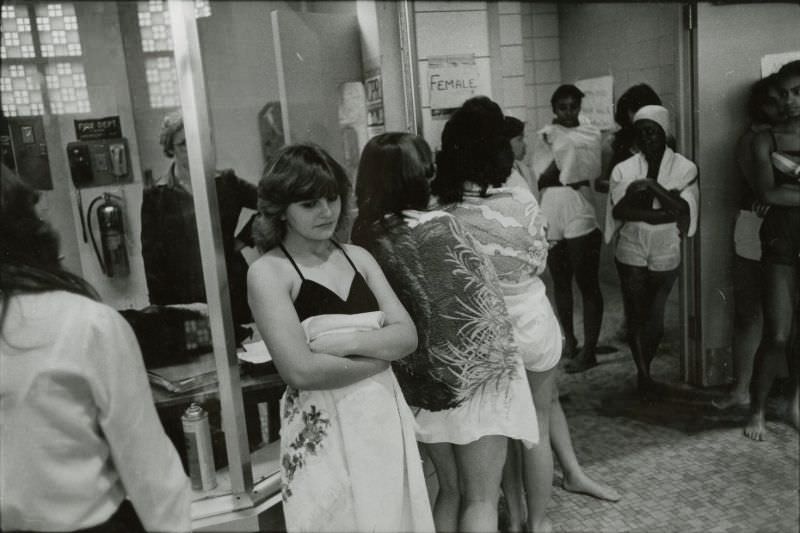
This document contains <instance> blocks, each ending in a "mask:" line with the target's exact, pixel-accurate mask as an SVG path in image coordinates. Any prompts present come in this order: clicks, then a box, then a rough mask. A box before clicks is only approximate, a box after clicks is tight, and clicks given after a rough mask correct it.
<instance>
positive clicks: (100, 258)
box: [86, 195, 108, 275]
mask: <svg viewBox="0 0 800 533" xmlns="http://www.w3.org/2000/svg"><path fill="white" fill-rule="evenodd" d="M102 199H103V196H102V195H101V196H98V197H97V198H95V199H94V200H92V201H91V203H90V204H89V209H87V210H86V224H87V225H88V229H89V237H91V239H92V247H93V248H94V253H95V255H97V261H98V262H99V263H100V270H102V271H103V274H105V275H108V272H107V270H106V264H105V262H104V261H103V256H102V255H100V248H98V246H97V240H96V239H95V238H94V230H93V229H92V209H94V206H95V204H96V203H97V202H98V201H100V200H102ZM98 225H99V222H98Z"/></svg>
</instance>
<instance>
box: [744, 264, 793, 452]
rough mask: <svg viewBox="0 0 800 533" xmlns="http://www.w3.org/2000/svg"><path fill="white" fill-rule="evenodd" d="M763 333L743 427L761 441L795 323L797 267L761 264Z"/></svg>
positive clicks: (750, 437) (747, 434)
mask: <svg viewBox="0 0 800 533" xmlns="http://www.w3.org/2000/svg"><path fill="white" fill-rule="evenodd" d="M763 269H764V277H763V280H764V334H763V337H762V339H761V344H760V345H759V347H758V353H757V354H756V382H755V390H754V393H755V394H754V398H753V399H752V400H753V401H752V403H751V408H752V412H751V414H750V418H749V420H748V421H747V424H746V425H745V427H744V434H745V436H746V437H747V438H749V439H752V440H756V441H760V440H764V437H765V435H766V427H765V425H764V412H765V409H766V405H767V396H768V395H769V391H770V389H771V388H772V383H773V381H774V380H775V375H776V373H777V371H778V368H779V366H780V365H781V363H782V361H781V358H785V357H787V355H788V349H789V336H790V334H791V331H792V324H793V323H794V320H795V317H794V314H795V312H796V310H795V309H794V294H795V290H796V288H797V279H796V276H797V272H796V268H795V267H793V266H789V265H779V264H773V263H764V264H763Z"/></svg>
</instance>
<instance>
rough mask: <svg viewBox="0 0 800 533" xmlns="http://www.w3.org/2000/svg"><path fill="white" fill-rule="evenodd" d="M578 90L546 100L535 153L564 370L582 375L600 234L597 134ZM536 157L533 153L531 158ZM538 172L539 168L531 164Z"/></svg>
mask: <svg viewBox="0 0 800 533" xmlns="http://www.w3.org/2000/svg"><path fill="white" fill-rule="evenodd" d="M583 96H584V95H583V92H581V90H580V89H578V88H577V87H576V86H574V85H561V86H560V87H558V88H557V89H556V90H555V91H554V92H553V96H552V98H551V99H550V103H551V105H552V108H553V115H554V116H555V118H554V119H553V124H548V125H547V126H545V127H544V128H542V129H541V130H540V131H539V132H538V135H539V139H540V142H539V143H538V144H537V147H536V150H537V151H538V152H539V154H540V155H539V157H537V159H539V160H541V161H542V166H543V164H544V162H545V161H547V159H548V158H550V157H552V160H551V162H550V164H549V165H548V166H547V167H546V168H545V169H544V170H542V171H541V172H539V173H538V187H539V190H540V191H541V205H542V212H543V213H544V216H545V218H546V219H547V239H548V240H549V241H551V242H553V243H554V244H553V247H552V248H551V249H550V254H549V256H548V258H547V266H548V268H549V270H550V275H551V276H552V278H553V295H554V300H555V304H556V312H557V313H558V318H559V320H560V321H561V327H563V328H564V337H565V350H564V353H565V355H566V356H567V357H571V358H572V360H571V361H569V362H568V363H567V365H566V366H565V367H564V368H565V370H566V371H567V372H582V371H584V370H587V369H589V368H591V367H593V366H595V365H597V356H596V350H597V341H598V339H599V338H600V327H601V324H602V321H603V294H602V292H601V290H600V277H599V271H600V246H601V245H602V242H603V234H602V232H601V231H600V228H599V226H598V224H597V218H596V216H595V210H594V207H593V206H592V202H591V194H592V193H591V182H592V181H593V180H595V179H596V178H597V177H598V176H599V175H600V172H601V164H600V163H601V143H600V138H601V135H600V130H599V129H597V128H596V127H595V126H593V125H591V124H581V123H580V121H579V113H580V109H581V100H582V98H583ZM535 155H536V154H535ZM534 167H536V168H537V170H538V168H539V164H534ZM573 280H574V281H575V284H576V285H577V286H578V290H579V291H580V294H581V303H582V306H581V309H582V313H583V348H581V349H580V350H578V346H577V344H578V341H577V338H576V337H575V329H574V326H573V306H574V302H573V296H572V284H573Z"/></svg>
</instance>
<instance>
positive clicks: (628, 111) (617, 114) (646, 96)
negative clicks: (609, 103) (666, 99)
mask: <svg viewBox="0 0 800 533" xmlns="http://www.w3.org/2000/svg"><path fill="white" fill-rule="evenodd" d="M646 105H662V104H661V98H659V97H658V94H656V92H655V91H654V90H653V88H652V87H650V86H649V85H647V84H646V83H639V84H638V85H634V86H632V87H629V88H628V90H627V91H625V92H624V93H622V95H621V96H620V97H619V99H617V105H616V107H615V109H614V121H615V122H616V123H617V124H619V125H620V126H621V127H622V128H628V127H630V126H632V125H633V124H631V119H630V115H632V114H634V113H636V112H637V111H639V110H640V109H641V108H643V107H644V106H646Z"/></svg>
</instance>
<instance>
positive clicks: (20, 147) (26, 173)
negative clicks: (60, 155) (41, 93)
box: [0, 116, 53, 190]
mask: <svg viewBox="0 0 800 533" xmlns="http://www.w3.org/2000/svg"><path fill="white" fill-rule="evenodd" d="M0 150H2V157H3V164H4V165H6V166H7V167H8V168H10V169H12V170H14V171H15V172H16V173H17V175H18V176H19V177H20V178H22V180H23V181H25V182H26V183H27V184H28V185H30V186H31V187H33V188H34V189H39V190H51V189H52V188H53V179H52V176H51V174H50V158H49V156H48V153H47V139H46V138H45V132H44V121H43V120H42V117H38V116H36V117H3V116H0Z"/></svg>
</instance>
